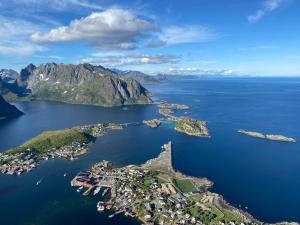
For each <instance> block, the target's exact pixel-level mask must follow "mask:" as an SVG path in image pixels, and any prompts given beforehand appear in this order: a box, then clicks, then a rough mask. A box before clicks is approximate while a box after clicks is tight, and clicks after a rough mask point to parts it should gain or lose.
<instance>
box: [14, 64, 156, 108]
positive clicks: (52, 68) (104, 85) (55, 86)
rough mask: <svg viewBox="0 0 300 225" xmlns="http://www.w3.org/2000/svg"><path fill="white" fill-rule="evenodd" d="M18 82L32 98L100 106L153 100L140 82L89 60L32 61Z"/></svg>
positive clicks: (144, 102)
mask: <svg viewBox="0 0 300 225" xmlns="http://www.w3.org/2000/svg"><path fill="white" fill-rule="evenodd" d="M15 84H16V85H17V86H18V87H19V88H20V90H23V91H24V93H23V94H27V95H28V98H31V99H41V100H54V101H61V102H66V103H73V104H89V105H100V106H117V105H130V104H149V103H152V100H151V98H150V93H149V91H148V90H147V89H146V88H144V87H143V86H142V85H141V84H140V83H139V82H138V81H136V80H134V79H132V78H127V77H125V78H122V77H119V76H117V74H116V73H114V72H113V71H111V70H109V69H106V68H104V67H102V66H94V65H91V64H87V63H85V64H78V65H74V64H56V63H46V64H41V65H39V66H35V65H33V64H29V65H28V66H27V67H25V68H24V69H22V70H21V72H20V74H19V76H18V78H17V79H16V81H15Z"/></svg>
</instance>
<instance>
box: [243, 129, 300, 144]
mask: <svg viewBox="0 0 300 225" xmlns="http://www.w3.org/2000/svg"><path fill="white" fill-rule="evenodd" d="M238 132H239V133H242V134H246V135H248V136H251V137H256V138H264V139H268V140H272V141H283V142H296V140H295V139H294V138H290V137H285V136H283V135H275V134H263V133H259V132H254V131H248V130H243V129H240V130H238Z"/></svg>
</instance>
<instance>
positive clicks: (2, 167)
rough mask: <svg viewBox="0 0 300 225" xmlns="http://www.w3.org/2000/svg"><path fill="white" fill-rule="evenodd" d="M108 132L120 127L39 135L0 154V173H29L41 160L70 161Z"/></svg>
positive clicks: (96, 126)
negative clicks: (58, 159)
mask: <svg viewBox="0 0 300 225" xmlns="http://www.w3.org/2000/svg"><path fill="white" fill-rule="evenodd" d="M110 129H117V130H120V129H123V126H122V125H119V124H113V123H108V124H92V125H86V126H79V127H74V128H71V129H66V130H59V131H50V132H45V133H42V134H41V135H39V136H37V137H35V138H33V139H32V140H31V141H29V142H28V143H30V144H28V143H25V144H24V145H22V146H20V147H18V148H15V149H11V150H8V151H5V152H4V153H0V171H1V173H3V174H6V175H21V174H22V173H24V172H30V171H32V170H33V169H34V168H36V167H37V166H38V165H39V164H40V162H41V161H44V160H49V159H54V158H63V159H68V160H74V159H76V158H78V157H79V156H82V155H84V154H86V153H87V152H88V150H89V148H90V146H91V143H92V142H93V141H94V140H95V138H96V137H99V136H102V135H104V134H105V133H106V132H107V131H108V130H110ZM50 138H51V142H50V144H49V139H50ZM37 146H39V147H37ZM25 147H26V148H25Z"/></svg>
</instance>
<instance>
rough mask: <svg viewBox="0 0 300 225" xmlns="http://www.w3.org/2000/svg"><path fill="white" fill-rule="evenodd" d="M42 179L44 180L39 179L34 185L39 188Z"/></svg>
mask: <svg viewBox="0 0 300 225" xmlns="http://www.w3.org/2000/svg"><path fill="white" fill-rule="evenodd" d="M43 179H44V178H41V179H39V180H38V181H37V182H36V184H35V185H36V186H39V185H40V183H42V181H43Z"/></svg>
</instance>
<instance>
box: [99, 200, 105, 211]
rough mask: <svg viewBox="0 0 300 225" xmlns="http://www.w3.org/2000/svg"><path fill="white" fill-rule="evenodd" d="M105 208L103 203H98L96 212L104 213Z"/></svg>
mask: <svg viewBox="0 0 300 225" xmlns="http://www.w3.org/2000/svg"><path fill="white" fill-rule="evenodd" d="M104 209H105V207H104V202H102V201H100V202H98V203H97V211H99V212H102V211H104Z"/></svg>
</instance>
